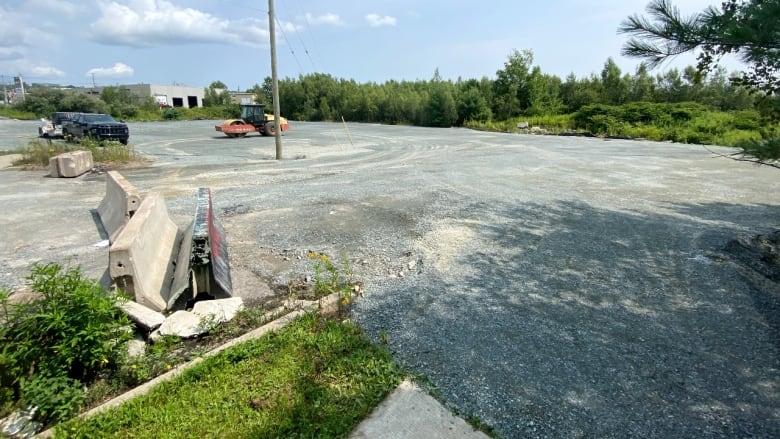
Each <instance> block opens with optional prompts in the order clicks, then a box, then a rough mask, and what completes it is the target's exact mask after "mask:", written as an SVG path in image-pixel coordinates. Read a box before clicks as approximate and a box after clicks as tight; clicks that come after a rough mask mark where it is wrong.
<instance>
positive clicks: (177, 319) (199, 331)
mask: <svg viewBox="0 0 780 439" xmlns="http://www.w3.org/2000/svg"><path fill="white" fill-rule="evenodd" d="M211 327H212V325H211V324H210V322H208V321H206V320H204V318H203V316H199V315H197V314H195V313H192V312H189V311H176V312H175V313H173V314H171V315H169V316H168V318H167V319H165V321H164V322H163V324H162V325H160V328H159V329H157V331H155V338H157V337H164V336H166V335H175V336H177V337H181V338H192V337H197V336H198V335H203V334H205V333H207V332H208V331H209V330H210V329H211Z"/></svg>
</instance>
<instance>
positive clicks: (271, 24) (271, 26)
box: [268, 0, 282, 160]
mask: <svg viewBox="0 0 780 439" xmlns="http://www.w3.org/2000/svg"><path fill="white" fill-rule="evenodd" d="M275 22H276V17H275V15H274V0H268V33H270V34H271V83H272V87H271V88H272V90H273V100H274V132H275V134H276V135H275V137H276V160H281V159H282V127H281V125H280V123H279V119H280V117H281V116H280V115H279V113H280V110H279V77H278V76H277V73H276V27H275Z"/></svg>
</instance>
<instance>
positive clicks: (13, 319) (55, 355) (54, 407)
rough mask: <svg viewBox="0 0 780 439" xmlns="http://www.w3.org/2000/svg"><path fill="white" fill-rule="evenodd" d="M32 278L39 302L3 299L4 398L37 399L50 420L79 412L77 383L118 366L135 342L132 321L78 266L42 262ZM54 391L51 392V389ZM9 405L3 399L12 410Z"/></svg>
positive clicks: (0, 378) (0, 369) (0, 377)
mask: <svg viewBox="0 0 780 439" xmlns="http://www.w3.org/2000/svg"><path fill="white" fill-rule="evenodd" d="M28 279H29V280H30V282H31V287H30V288H31V290H32V291H33V293H35V294H36V296H37V297H36V298H34V299H32V300H31V301H29V302H26V303H19V304H11V303H9V302H8V294H7V293H4V294H2V295H0V305H1V308H2V318H3V320H4V324H3V325H0V384H2V388H3V391H1V392H0V396H3V397H4V398H7V397H8V396H9V395H11V397H14V398H17V397H18V396H23V398H22V399H29V400H32V401H31V402H34V403H35V404H36V405H39V406H40V407H41V413H45V414H46V415H47V416H50V415H51V416H60V415H62V414H64V413H68V412H70V411H72V410H73V406H74V405H76V402H77V401H78V398H77V396H78V395H77V394H76V393H75V392H71V391H70V390H67V389H70V388H71V387H73V383H74V382H75V381H73V380H80V381H85V380H88V379H90V378H91V377H94V376H96V375H97V374H98V373H99V372H100V371H101V370H105V369H106V368H109V367H114V366H116V365H117V363H118V361H119V359H121V358H122V354H123V350H124V344H125V342H126V341H127V340H129V339H130V338H131V336H132V335H131V333H130V332H128V330H127V328H128V327H130V321H129V319H128V318H127V316H125V315H124V314H123V313H122V312H121V311H119V309H118V308H117V307H116V301H117V300H120V299H118V298H116V297H112V296H110V295H109V294H108V293H107V292H106V291H104V290H103V288H102V287H101V286H100V285H99V284H98V283H97V282H95V281H91V280H87V279H85V278H83V277H82V274H81V271H80V270H79V269H78V268H68V269H65V268H63V267H62V266H60V265H59V264H55V263H51V264H46V265H42V264H36V265H34V266H33V269H32V272H31V274H30V276H29V277H28ZM47 388H49V389H59V390H56V391H54V390H52V391H51V392H50V393H47V391H46V389H47ZM7 403H8V401H0V406H7V405H8V404H7Z"/></svg>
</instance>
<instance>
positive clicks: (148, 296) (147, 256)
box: [108, 193, 178, 311]
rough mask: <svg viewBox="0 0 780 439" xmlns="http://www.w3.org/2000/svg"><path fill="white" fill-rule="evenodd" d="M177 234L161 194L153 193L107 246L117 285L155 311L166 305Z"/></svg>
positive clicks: (111, 272) (112, 275)
mask: <svg viewBox="0 0 780 439" xmlns="http://www.w3.org/2000/svg"><path fill="white" fill-rule="evenodd" d="M177 234H178V228H177V227H176V225H175V224H174V223H173V221H171V219H170V217H168V209H167V208H166V207H165V200H164V199H163V197H162V195H160V194H158V193H150V194H149V195H147V196H146V197H144V199H143V200H142V201H141V205H140V206H139V208H138V210H136V211H135V214H134V215H133V216H132V218H130V220H129V221H128V222H127V224H125V226H124V227H123V228H122V229H121V230H120V232H119V233H118V234H117V237H116V240H115V241H114V243H113V244H111V247H110V248H109V250H108V263H109V274H110V275H111V279H112V280H113V281H114V282H115V283H116V285H117V287H118V288H119V289H121V290H124V291H125V292H127V293H128V294H129V295H130V296H131V297H133V299H134V300H135V301H136V302H138V303H140V304H141V305H144V306H146V307H147V308H151V309H153V310H155V311H163V310H165V308H166V305H167V300H166V299H167V297H168V295H169V292H170V286H171V280H172V279H173V265H174V264H173V259H174V258H175V257H176V252H175V247H176V242H177Z"/></svg>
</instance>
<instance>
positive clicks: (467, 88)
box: [457, 79, 491, 125]
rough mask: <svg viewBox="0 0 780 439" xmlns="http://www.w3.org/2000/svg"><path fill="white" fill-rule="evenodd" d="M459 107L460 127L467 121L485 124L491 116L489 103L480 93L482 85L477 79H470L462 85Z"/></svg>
mask: <svg viewBox="0 0 780 439" xmlns="http://www.w3.org/2000/svg"><path fill="white" fill-rule="evenodd" d="M457 107H458V121H457V123H458V125H460V124H463V122H465V121H467V120H474V121H480V122H484V121H487V120H489V119H490V116H491V113H490V106H489V105H488V101H487V99H485V96H484V95H483V94H482V92H481V91H480V84H479V82H478V81H477V80H476V79H470V80H469V81H466V83H465V84H464V85H462V87H461V92H460V94H459V98H458V103H457Z"/></svg>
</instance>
